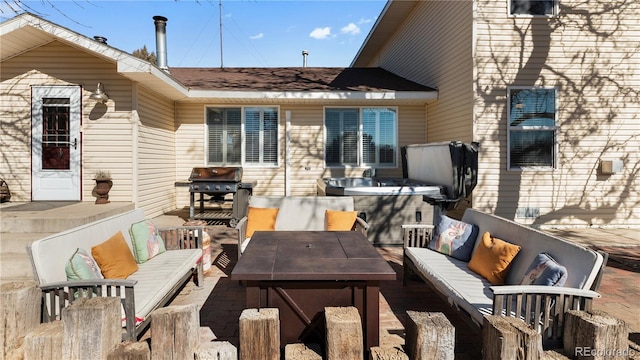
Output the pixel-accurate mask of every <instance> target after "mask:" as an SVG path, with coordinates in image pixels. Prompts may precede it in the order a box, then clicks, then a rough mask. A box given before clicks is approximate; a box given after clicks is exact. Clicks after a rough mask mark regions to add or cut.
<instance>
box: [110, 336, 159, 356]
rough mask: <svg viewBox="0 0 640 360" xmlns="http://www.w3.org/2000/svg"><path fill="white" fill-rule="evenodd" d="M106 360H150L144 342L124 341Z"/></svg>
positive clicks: (149, 352)
mask: <svg viewBox="0 0 640 360" xmlns="http://www.w3.org/2000/svg"><path fill="white" fill-rule="evenodd" d="M107 360H151V350H150V349H149V345H148V344H147V343H146V342H133V341H125V342H122V343H120V344H118V346H116V348H115V349H113V351H112V352H111V353H110V354H109V356H107Z"/></svg>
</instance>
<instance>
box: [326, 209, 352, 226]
mask: <svg viewBox="0 0 640 360" xmlns="http://www.w3.org/2000/svg"><path fill="white" fill-rule="evenodd" d="M357 216H358V212H357V211H340V210H329V209H327V210H326V211H325V215H324V217H325V222H326V229H327V230H329V231H350V230H351V229H353V226H354V225H355V223H356V217H357Z"/></svg>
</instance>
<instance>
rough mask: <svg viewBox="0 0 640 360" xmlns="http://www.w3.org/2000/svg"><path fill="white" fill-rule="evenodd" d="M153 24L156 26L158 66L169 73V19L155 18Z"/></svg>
mask: <svg viewBox="0 0 640 360" xmlns="http://www.w3.org/2000/svg"><path fill="white" fill-rule="evenodd" d="M153 23H154V24H155V25H156V56H157V57H156V64H157V65H158V67H159V68H160V69H162V70H164V71H167V72H168V71H169V67H168V66H167V18H166V17H164V16H154V17H153Z"/></svg>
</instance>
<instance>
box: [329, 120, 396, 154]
mask: <svg viewBox="0 0 640 360" xmlns="http://www.w3.org/2000/svg"><path fill="white" fill-rule="evenodd" d="M324 125H325V126H324V127H325V163H326V165H327V166H372V167H395V166H396V161H397V160H396V159H397V157H398V156H397V154H398V150H397V147H398V144H397V112H396V109H394V108H326V109H325V121H324Z"/></svg>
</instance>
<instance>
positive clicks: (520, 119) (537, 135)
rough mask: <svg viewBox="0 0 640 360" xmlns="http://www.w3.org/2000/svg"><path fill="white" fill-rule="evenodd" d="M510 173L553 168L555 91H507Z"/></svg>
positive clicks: (510, 89)
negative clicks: (529, 169)
mask: <svg viewBox="0 0 640 360" xmlns="http://www.w3.org/2000/svg"><path fill="white" fill-rule="evenodd" d="M508 102H509V106H508V112H509V120H508V121H509V125H508V126H509V129H508V132H507V133H508V143H509V151H508V156H507V158H508V164H509V169H525V168H554V167H555V166H556V143H557V126H556V90H555V89H548V88H521V87H511V88H509V89H508Z"/></svg>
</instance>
